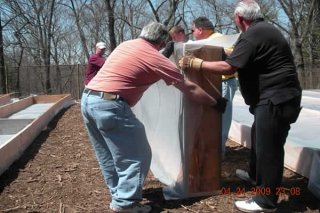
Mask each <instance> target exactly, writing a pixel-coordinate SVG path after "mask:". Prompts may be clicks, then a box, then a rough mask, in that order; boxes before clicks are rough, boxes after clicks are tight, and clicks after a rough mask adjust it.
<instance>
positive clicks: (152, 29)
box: [139, 22, 169, 44]
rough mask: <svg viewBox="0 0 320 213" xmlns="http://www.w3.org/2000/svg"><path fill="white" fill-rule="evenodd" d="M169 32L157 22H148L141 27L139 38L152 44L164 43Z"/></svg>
mask: <svg viewBox="0 0 320 213" xmlns="http://www.w3.org/2000/svg"><path fill="white" fill-rule="evenodd" d="M168 36H169V32H168V30H167V29H166V27H165V26H164V25H163V24H161V23H159V22H150V23H149V24H147V25H146V26H144V27H143V29H142V31H141V33H140V35H139V37H140V38H143V39H145V40H147V41H150V42H154V43H157V44H159V43H161V42H165V41H166V40H167V39H168Z"/></svg>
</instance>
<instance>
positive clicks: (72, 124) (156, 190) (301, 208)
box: [0, 104, 320, 213]
mask: <svg viewBox="0 0 320 213" xmlns="http://www.w3.org/2000/svg"><path fill="white" fill-rule="evenodd" d="M248 159H249V150H248V149H246V148H244V147H242V146H239V145H238V144H236V143H234V142H232V141H228V143H227V153H226V159H225V161H224V162H223V163H222V171H221V176H222V183H221V185H222V188H221V189H222V190H223V193H221V194H220V195H216V196H209V197H197V198H190V199H185V200H174V201H166V200H164V198H163V196H162V187H163V185H162V184H161V183H160V182H159V181H158V180H157V179H155V178H154V177H153V176H152V173H151V172H150V174H149V176H148V178H147V180H146V182H145V186H144V200H143V202H144V203H149V204H150V205H151V206H152V208H153V210H152V212H167V213H169V212H201V213H202V212H239V211H238V210H236V208H235V207H234V202H235V201H236V200H239V199H244V198H246V197H250V196H251V190H250V186H247V185H245V183H243V182H242V181H241V180H239V179H238V178H236V177H235V175H234V173H235V169H237V168H242V169H246V168H247V167H248ZM307 184H308V180H307V179H306V178H304V177H301V176H300V175H298V174H295V173H294V172H292V171H289V170H287V169H286V170H285V172H284V178H283V187H284V188H285V189H286V190H285V192H286V193H285V194H283V196H281V198H280V199H279V208H278V211H277V212H319V209H320V201H319V200H317V198H316V197H314V196H313V194H312V193H311V192H310V191H308V189H307ZM229 192H230V193H229ZM241 192H244V193H241ZM0 193H1V194H0V212H59V213H62V212H65V213H69V212H86V213H87V212H110V209H109V207H108V206H109V202H110V195H109V192H108V190H107V188H106V186H105V184H104V182H103V179H102V175H101V173H100V170H99V168H98V164H97V161H96V159H95V155H94V152H93V150H92V148H91V145H90V143H89V142H88V137H87V133H86V131H85V129H84V126H83V122H82V118H81V114H80V106H79V104H75V105H73V106H71V107H70V108H68V109H66V110H63V111H61V112H60V113H59V114H58V115H57V116H56V117H55V118H54V119H53V120H52V121H51V122H50V124H49V125H48V128H47V129H46V130H45V131H43V132H42V133H41V134H40V135H39V136H38V137H37V138H36V139H35V141H34V142H33V143H32V145H31V146H30V147H29V148H28V149H27V150H26V151H25V153H24V154H23V156H22V157H21V158H20V159H19V160H17V161H16V162H15V163H14V164H13V165H12V166H11V167H10V168H9V169H8V170H7V171H6V172H5V173H4V174H3V175H2V176H0Z"/></svg>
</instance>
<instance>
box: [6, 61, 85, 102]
mask: <svg viewBox="0 0 320 213" xmlns="http://www.w3.org/2000/svg"><path fill="white" fill-rule="evenodd" d="M85 67H86V66H85V65H79V64H77V65H51V66H50V67H49V69H47V67H46V66H21V67H10V68H7V69H6V73H7V80H6V81H7V91H8V93H14V92H15V93H18V94H19V95H20V96H22V97H24V96H29V95H30V94H35V95H45V94H71V96H72V97H73V98H74V99H76V100H77V99H80V97H81V93H82V90H83V88H84V84H83V80H84V75H85ZM46 75H48V76H49V78H46ZM46 79H49V82H48V81H47V80H46Z"/></svg>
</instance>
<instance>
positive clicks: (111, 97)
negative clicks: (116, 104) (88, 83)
mask: <svg viewBox="0 0 320 213" xmlns="http://www.w3.org/2000/svg"><path fill="white" fill-rule="evenodd" d="M83 93H86V94H89V95H94V96H99V97H100V98H102V99H104V100H114V101H116V100H120V101H124V99H123V98H122V97H121V96H120V95H116V94H112V93H108V92H102V91H96V90H91V89H87V88H84V90H83Z"/></svg>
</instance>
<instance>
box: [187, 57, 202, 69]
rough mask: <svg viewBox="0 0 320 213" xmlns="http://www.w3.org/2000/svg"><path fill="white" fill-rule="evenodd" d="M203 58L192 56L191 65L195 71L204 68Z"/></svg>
mask: <svg viewBox="0 0 320 213" xmlns="http://www.w3.org/2000/svg"><path fill="white" fill-rule="evenodd" d="M202 63H203V60H202V59H200V58H192V59H191V60H190V67H191V68H192V69H193V70H195V71H200V70H201V68H202Z"/></svg>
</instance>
